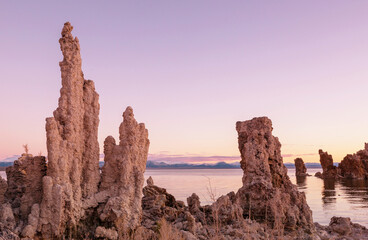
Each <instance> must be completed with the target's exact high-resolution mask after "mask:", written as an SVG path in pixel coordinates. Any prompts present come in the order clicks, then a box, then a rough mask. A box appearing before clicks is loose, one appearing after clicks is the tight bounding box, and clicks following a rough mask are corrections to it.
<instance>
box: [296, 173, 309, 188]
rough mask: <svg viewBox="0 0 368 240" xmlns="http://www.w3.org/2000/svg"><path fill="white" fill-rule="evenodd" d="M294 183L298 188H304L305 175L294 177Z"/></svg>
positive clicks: (305, 183) (305, 184)
mask: <svg viewBox="0 0 368 240" xmlns="http://www.w3.org/2000/svg"><path fill="white" fill-rule="evenodd" d="M296 185H298V188H299V189H304V188H306V187H307V177H306V176H303V177H298V176H297V177H296Z"/></svg>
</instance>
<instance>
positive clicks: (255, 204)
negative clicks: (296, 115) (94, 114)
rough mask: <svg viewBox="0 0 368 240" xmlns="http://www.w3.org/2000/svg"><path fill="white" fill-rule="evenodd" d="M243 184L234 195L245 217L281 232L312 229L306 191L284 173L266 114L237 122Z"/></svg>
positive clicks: (278, 147) (310, 230)
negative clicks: (294, 183) (297, 186)
mask: <svg viewBox="0 0 368 240" xmlns="http://www.w3.org/2000/svg"><path fill="white" fill-rule="evenodd" d="M236 130H237V131H238V142H239V150H240V153H241V162H240V163H241V168H242V169H243V171H244V175H243V187H242V188H240V189H239V191H238V193H237V198H238V199H239V203H240V204H241V206H242V208H243V215H244V217H246V218H250V219H255V220H257V221H259V222H264V223H266V224H268V225H269V226H270V227H272V228H273V229H274V230H275V231H279V232H280V234H281V232H283V231H284V230H286V231H292V230H302V231H304V232H307V233H311V232H314V231H315V228H314V225H313V220H312V212H311V210H310V209H309V206H308V205H307V202H306V199H305V194H304V193H300V192H298V190H297V188H296V186H295V185H293V184H292V183H291V181H290V179H289V177H288V176H287V169H286V167H285V166H284V164H283V160H282V157H281V150H280V148H281V144H280V142H279V140H278V138H277V137H274V136H272V122H271V120H270V119H268V118H267V117H260V118H253V119H252V120H249V121H245V122H237V123H236Z"/></svg>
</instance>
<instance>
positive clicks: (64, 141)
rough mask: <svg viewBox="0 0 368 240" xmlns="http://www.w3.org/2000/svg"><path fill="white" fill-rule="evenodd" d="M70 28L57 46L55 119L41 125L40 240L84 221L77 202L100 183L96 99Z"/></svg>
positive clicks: (97, 104)
mask: <svg viewBox="0 0 368 240" xmlns="http://www.w3.org/2000/svg"><path fill="white" fill-rule="evenodd" d="M72 30H73V27H72V26H71V25H70V23H69V22H67V23H65V24H64V28H63V30H62V32H61V36H62V37H61V38H60V40H59V43H60V48H61V51H62V53H63V56H64V59H63V61H61V62H60V69H61V79H62V88H61V90H60V98H59V106H58V108H57V109H56V110H55V111H54V114H53V115H54V117H52V118H47V119H46V136H47V151H48V169H47V176H46V177H44V179H43V191H44V196H43V200H42V203H41V212H40V214H41V219H40V227H41V231H42V236H43V237H44V238H51V237H52V236H61V235H62V234H63V233H64V232H65V230H66V229H68V228H72V227H74V226H75V225H76V224H77V222H78V221H79V220H80V219H81V218H82V217H83V216H82V214H83V211H82V208H81V205H82V200H83V199H85V198H87V197H90V196H91V195H93V194H94V193H96V192H97V189H98V183H99V180H100V179H99V166H98V161H99V145H98V141H97V129H98V124H99V118H98V115H99V109H100V106H99V103H98V98H99V96H98V94H97V93H96V91H95V87H94V83H93V81H91V80H85V79H84V77H83V72H82V69H81V66H82V60H81V56H80V46H79V41H78V39H77V38H73V36H72V34H71V32H72Z"/></svg>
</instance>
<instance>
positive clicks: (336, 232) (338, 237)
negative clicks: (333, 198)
mask: <svg viewBox="0 0 368 240" xmlns="http://www.w3.org/2000/svg"><path fill="white" fill-rule="evenodd" d="M315 225H316V229H317V232H318V236H319V237H320V239H321V240H357V239H359V240H367V239H368V229H367V228H366V227H364V226H362V225H360V224H356V223H352V222H351V220H350V218H345V217H332V218H331V221H330V224H329V225H328V226H322V225H320V224H318V223H316V224H315Z"/></svg>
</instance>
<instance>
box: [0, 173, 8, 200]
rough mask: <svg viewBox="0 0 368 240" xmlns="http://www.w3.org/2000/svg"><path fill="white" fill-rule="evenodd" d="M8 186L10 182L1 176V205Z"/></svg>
mask: <svg viewBox="0 0 368 240" xmlns="http://www.w3.org/2000/svg"><path fill="white" fill-rule="evenodd" d="M7 188H8V184H7V182H6V180H5V179H3V178H2V177H0V205H1V204H2V203H3V201H4V194H5V192H6V189H7Z"/></svg>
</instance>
